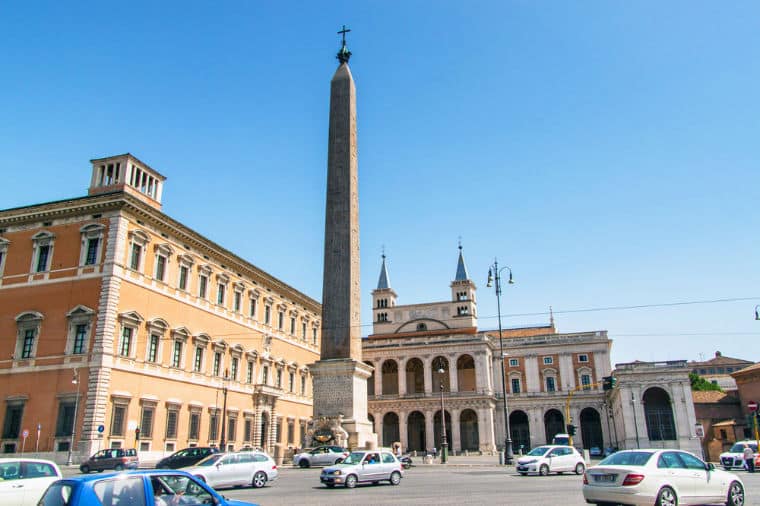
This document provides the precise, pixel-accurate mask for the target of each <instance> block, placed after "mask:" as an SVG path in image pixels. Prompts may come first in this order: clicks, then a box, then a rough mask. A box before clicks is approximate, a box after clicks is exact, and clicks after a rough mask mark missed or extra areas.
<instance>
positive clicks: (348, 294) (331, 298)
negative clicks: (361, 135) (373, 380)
mask: <svg viewBox="0 0 760 506" xmlns="http://www.w3.org/2000/svg"><path fill="white" fill-rule="evenodd" d="M347 32H349V29H348V28H346V27H345V25H344V26H343V29H342V30H341V31H339V32H338V33H339V34H341V35H343V46H342V47H341V49H340V51H339V52H338V60H340V65H339V66H338V69H337V70H336V71H335V74H334V75H333V78H332V81H331V82H330V125H329V134H328V141H327V198H326V206H325V256H324V259H325V260H324V262H325V263H324V274H323V284H322V346H321V353H320V359H319V360H318V361H317V362H315V363H314V364H311V366H310V367H309V369H310V371H311V374H312V378H313V382H314V418H313V427H312V433H319V434H321V436H326V435H328V434H331V436H330V437H331V438H332V440H333V444H339V445H346V444H347V445H348V446H351V447H356V446H372V445H374V444H376V441H377V437H376V436H375V434H374V433H373V432H372V423H370V422H369V420H368V418H367V379H368V378H369V377H370V375H371V374H372V366H369V365H367V364H365V363H364V362H362V344H361V286H360V284H359V164H358V156H357V155H358V150H357V142H356V141H357V135H356V87H355V86H354V78H353V77H352V76H351V70H350V69H349V67H348V59H349V58H350V57H351V52H350V51H349V50H348V47H347V46H346V33H347ZM344 438H345V439H347V441H343V439H344ZM307 444H309V445H311V444H313V442H311V441H309V442H307Z"/></svg>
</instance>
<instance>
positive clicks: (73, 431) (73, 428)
mask: <svg viewBox="0 0 760 506" xmlns="http://www.w3.org/2000/svg"><path fill="white" fill-rule="evenodd" d="M71 383H72V384H74V385H76V386H77V396H76V397H75V398H74V418H73V420H71V440H70V441H69V456H68V457H67V458H66V465H67V466H70V465H71V464H72V463H73V461H72V455H71V452H72V450H73V449H74V440H75V439H76V431H77V411H78V410H79V369H78V368H76V369H74V377H73V378H72V380H71Z"/></svg>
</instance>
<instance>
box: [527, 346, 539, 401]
mask: <svg viewBox="0 0 760 506" xmlns="http://www.w3.org/2000/svg"><path fill="white" fill-rule="evenodd" d="M523 360H524V361H525V391H526V392H540V391H541V378H540V376H539V374H538V357H537V356H536V355H525V358H524V359H523Z"/></svg>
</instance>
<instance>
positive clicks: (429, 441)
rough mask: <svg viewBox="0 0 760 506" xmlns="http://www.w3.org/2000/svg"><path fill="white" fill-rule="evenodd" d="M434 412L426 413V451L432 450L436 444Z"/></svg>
mask: <svg viewBox="0 0 760 506" xmlns="http://www.w3.org/2000/svg"><path fill="white" fill-rule="evenodd" d="M434 413H435V412H434V411H425V450H426V451H428V450H431V449H432V448H433V446H434V444H435V437H434V436H435V432H434V431H435V426H434V425H433V415H434Z"/></svg>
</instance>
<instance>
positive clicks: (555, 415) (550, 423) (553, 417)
mask: <svg viewBox="0 0 760 506" xmlns="http://www.w3.org/2000/svg"><path fill="white" fill-rule="evenodd" d="M565 430H566V429H565V417H564V416H563V415H562V413H560V412H559V411H558V410H556V409H550V410H548V411H547V412H546V413H544V431H545V434H546V443H547V444H551V442H552V439H553V438H554V435H555V434H562V433H564V432H565Z"/></svg>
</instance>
